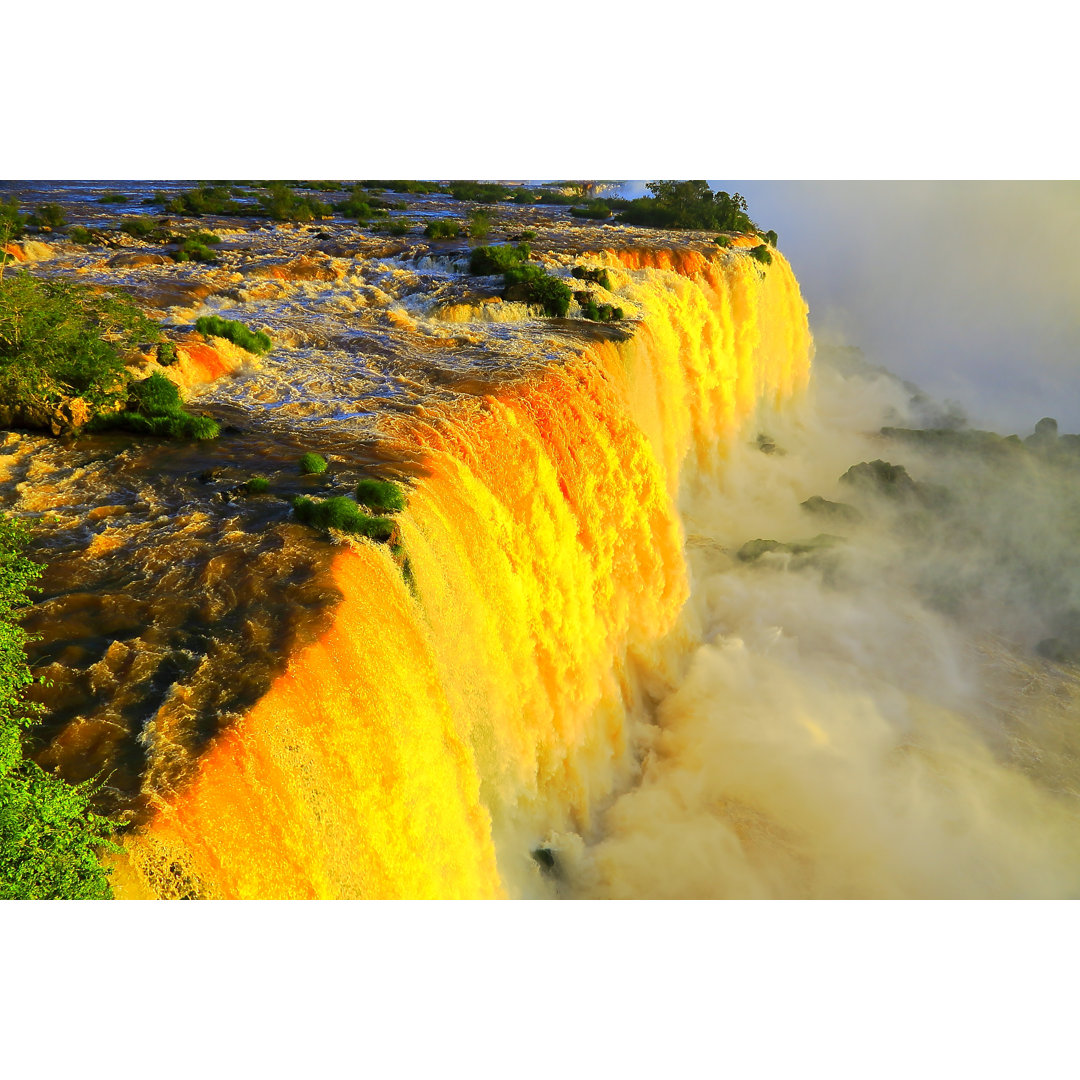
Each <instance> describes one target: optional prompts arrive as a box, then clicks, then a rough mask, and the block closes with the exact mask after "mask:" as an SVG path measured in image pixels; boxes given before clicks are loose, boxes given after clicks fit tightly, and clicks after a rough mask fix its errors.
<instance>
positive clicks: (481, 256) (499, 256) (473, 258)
mask: <svg viewBox="0 0 1080 1080" xmlns="http://www.w3.org/2000/svg"><path fill="white" fill-rule="evenodd" d="M531 254H532V252H531V250H530V248H529V245H528V244H518V245H517V247H511V246H510V245H508V244H499V245H497V246H494V247H478V248H474V249H473V251H472V254H471V255H470V256H469V273H470V274H479V275H488V274H502V273H505V272H506V271H507V270H508V269H509V268H510V267H512V266H519V265H520V264H521V263H524V262H528V260H529V256H530V255H531Z"/></svg>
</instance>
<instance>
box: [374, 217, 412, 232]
mask: <svg viewBox="0 0 1080 1080" xmlns="http://www.w3.org/2000/svg"><path fill="white" fill-rule="evenodd" d="M412 226H413V223H412V222H411V221H409V219H408V218H393V219H392V220H391V221H386V222H383V223H382V224H381V225H376V226H375V227H374V228H375V231H376V232H380V233H386V234H387V235H388V236H408V235H409V230H410V229H411V228H412Z"/></svg>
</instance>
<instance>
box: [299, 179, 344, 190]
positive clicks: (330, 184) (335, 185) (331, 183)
mask: <svg viewBox="0 0 1080 1080" xmlns="http://www.w3.org/2000/svg"><path fill="white" fill-rule="evenodd" d="M300 187H303V188H307V189H308V191H344V190H345V185H344V184H343V183H341V181H340V180H305V181H304V182H303V183H302V184H301V185H300Z"/></svg>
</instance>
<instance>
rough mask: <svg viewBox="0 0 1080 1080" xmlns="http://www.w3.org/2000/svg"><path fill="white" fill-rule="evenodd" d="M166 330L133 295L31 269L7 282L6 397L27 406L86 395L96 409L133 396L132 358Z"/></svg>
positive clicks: (0, 338)
mask: <svg viewBox="0 0 1080 1080" xmlns="http://www.w3.org/2000/svg"><path fill="white" fill-rule="evenodd" d="M159 337H160V330H159V328H158V326H157V324H156V323H154V322H153V321H151V320H150V319H148V318H147V317H146V316H145V315H143V314H142V312H141V311H139V309H138V308H137V307H135V305H134V304H132V303H131V301H129V300H127V299H124V298H121V297H117V296H112V295H110V294H109V293H105V292H99V291H97V290H95V289H93V288H91V287H89V286H85V285H76V284H74V283H73V282H68V281H62V280H58V279H54V280H48V281H46V280H41V279H38V278H35V277H32V276H31V275H29V274H26V273H20V274H16V275H15V276H14V277H8V278H5V279H4V280H3V281H0V398H2V399H3V400H4V401H6V402H8V403H10V404H15V405H21V406H34V405H43V404H46V405H47V404H54V405H55V404H58V403H60V402H62V401H64V400H65V399H67V398H72V397H78V398H81V399H82V400H83V401H85V402H86V403H87V405H88V406H89V407H90V409H91V411H92V412H96V411H101V410H103V409H113V408H116V407H117V405H118V404H121V403H122V402H123V401H124V400H125V399H126V398H127V392H128V382H129V381H130V376H129V374H128V372H127V369H126V366H125V360H126V358H128V357H129V356H132V355H134V354H136V353H137V352H138V351H139V345H140V344H141V343H142V342H146V341H150V342H153V341H156V340H158V338H159Z"/></svg>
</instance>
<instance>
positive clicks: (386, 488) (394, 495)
mask: <svg viewBox="0 0 1080 1080" xmlns="http://www.w3.org/2000/svg"><path fill="white" fill-rule="evenodd" d="M356 498H357V500H358V501H359V502H361V503H363V504H364V506H366V507H367V508H368V509H369V510H380V511H382V512H383V513H387V512H392V511H395V510H404V509H405V493H404V492H403V491H402V490H401V488H400V487H399V486H398V485H397V484H395V483H394V482H393V481H392V480H361V481H360V483H359V484H357V485H356Z"/></svg>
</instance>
